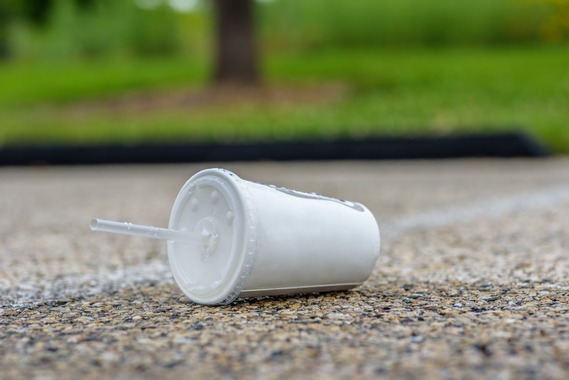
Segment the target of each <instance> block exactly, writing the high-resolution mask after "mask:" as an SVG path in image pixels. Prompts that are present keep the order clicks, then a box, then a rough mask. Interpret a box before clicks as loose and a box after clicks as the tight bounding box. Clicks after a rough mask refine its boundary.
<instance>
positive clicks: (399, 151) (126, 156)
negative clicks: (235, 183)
mask: <svg viewBox="0 0 569 380" xmlns="http://www.w3.org/2000/svg"><path fill="white" fill-rule="evenodd" d="M548 154H549V153H548V152H547V150H546V149H545V148H544V147H542V146H541V145H540V144H538V143H537V142H536V141H534V140H533V139H531V138H530V137H528V136H526V135H524V134H519V133H510V134H500V135H468V136H445V137H413V138H406V137H385V138H371V139H364V140H325V141H322V140H314V141H290V142H270V143H235V144H229V143H188V144H140V145H132V146H130V145H98V146H11V147H10V146H8V147H5V148H1V149H0V166H8V165H12V166H22V165H101V164H159V163H190V162H220V161H258V160H274V161H298V160H382V159H389V160H399V159H445V158H465V157H500V158H509V157H544V156H547V155H548Z"/></svg>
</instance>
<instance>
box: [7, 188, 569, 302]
mask: <svg viewBox="0 0 569 380" xmlns="http://www.w3.org/2000/svg"><path fill="white" fill-rule="evenodd" d="M567 202H569V186H560V187H554V188H549V189H545V190H542V191H539V192H534V193H530V194H523V195H516V196H511V197H504V198H498V199H491V200H487V201H478V202H476V203H471V204H469V205H465V206H459V207H453V208H449V209H446V210H435V211H430V212H425V213H421V214H417V215H412V216H408V217H404V218H401V219H396V220H393V221H391V222H389V223H385V224H381V225H380V227H381V231H382V238H383V239H384V238H386V237H387V238H389V237H392V236H394V235H397V234H401V233H405V232H409V231H412V230H414V229H420V228H436V227H443V226H448V225H453V224H457V223H465V222H469V221H474V220H477V219H483V218H496V217H499V216H503V215H507V214H509V213H514V212H520V211H531V210H538V209H543V208H547V207H551V206H555V205H557V204H562V203H567ZM172 281H173V280H172V275H171V273H170V268H169V267H168V263H167V260H166V258H164V260H156V261H152V262H149V263H147V264H144V265H140V266H136V267H130V268H125V269H121V270H117V271H112V272H101V273H99V274H95V275H92V274H91V275H67V276H59V277H58V278H56V279H54V280H53V281H49V282H48V281H42V282H41V283H34V284H21V285H19V286H17V287H11V288H4V289H0V309H1V308H2V307H18V306H26V305H37V304H40V303H44V302H50V301H65V300H69V299H80V298H85V297H90V296H94V295H96V294H100V293H110V292H114V291H118V290H120V289H125V288H132V287H137V286H148V285H160V284H164V283H172Z"/></svg>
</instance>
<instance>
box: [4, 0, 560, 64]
mask: <svg viewBox="0 0 569 380" xmlns="http://www.w3.org/2000/svg"><path fill="white" fill-rule="evenodd" d="M184 4H185V5H189V6H188V7H186V8H184V7H180V6H183V5H184ZM257 11H258V16H259V17H258V20H259V27H260V37H261V43H262V46H263V48H264V50H265V51H266V52H272V51H278V52H283V51H289V52H290V51H296V52H302V51H311V50H313V49H322V50H327V49H332V50H336V49H354V48H400V47H413V46H414V47H416V46H423V47H445V46H447V47H449V46H488V45H492V46H497V45H498V46H503V45H512V44H536V43H543V42H548V43H550V42H561V41H567V40H568V38H569V0H477V1H466V0H459V1H457V0H440V1H437V2H428V1H424V0H382V1H377V0H358V1H345V0H310V1H306V0H272V1H267V0H263V1H259V3H258V6H257ZM212 18H213V15H212V9H211V4H210V1H209V0H121V1H117V0H26V1H19V0H0V20H2V21H1V23H0V49H1V46H4V50H5V51H7V49H8V47H9V48H10V50H11V51H12V53H13V54H12V55H13V56H16V57H20V58H24V59H26V58H27V59H29V58H38V59H45V58H48V59H53V58H70V57H79V58H84V57H88V58H92V57H101V56H104V55H107V56H108V55H111V56H113V55H115V56H116V55H119V56H120V55H134V56H147V55H161V56H164V55H176V54H190V55H205V54H207V53H208V52H209V50H210V49H211V46H210V42H211V41H212V40H213V39H212V38H211V34H212V30H211V29H212V28H211V27H212ZM2 41H3V42H2Z"/></svg>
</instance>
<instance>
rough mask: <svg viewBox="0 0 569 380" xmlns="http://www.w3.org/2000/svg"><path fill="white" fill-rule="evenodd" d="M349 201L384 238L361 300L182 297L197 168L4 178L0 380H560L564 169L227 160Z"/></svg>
mask: <svg viewBox="0 0 569 380" xmlns="http://www.w3.org/2000/svg"><path fill="white" fill-rule="evenodd" d="M221 166H224V167H227V168H228V169H231V170H234V171H235V172H236V173H237V174H239V175H240V176H242V177H243V178H246V179H251V180H255V181H259V182H265V183H274V184H277V185H282V186H286V187H289V188H293V189H297V190H305V191H314V192H317V193H321V194H325V195H329V196H335V197H340V198H344V199H350V200H356V201H360V202H362V203H364V204H365V205H366V206H368V207H369V208H370V209H371V210H372V212H374V214H375V215H376V217H377V219H378V221H379V223H380V227H381V229H382V232H383V233H382V243H383V247H382V255H381V257H380V259H379V261H378V263H377V266H376V268H375V270H374V273H373V275H372V277H371V278H370V279H369V280H368V281H367V282H366V283H365V284H364V286H362V287H360V288H358V289H355V290H353V291H348V292H342V293H328V294H317V295H305V296H294V297H273V298H263V299H252V300H239V301H237V302H236V303H234V304H231V305H229V306H222V307H219V306H216V307H207V306H201V305H195V304H192V303H191V302H189V300H187V299H186V298H185V296H184V295H183V294H182V293H181V292H180V291H179V290H178V288H177V287H176V286H175V285H174V283H173V280H172V278H171V275H170V272H169V268H168V263H167V258H166V247H165V244H164V243H163V242H160V241H154V240H149V239H139V238H131V237H123V236H114V235H110V234H101V233H94V232H91V231H89V230H88V224H89V220H90V219H91V218H92V217H104V218H109V219H118V220H130V221H133V222H137V223H143V224H151V225H157V226H161V225H162V226H165V225H166V224H167V220H168V216H169V212H170V207H171V205H172V202H173V200H174V198H175V196H176V194H177V192H178V190H179V188H180V187H181V186H182V184H183V183H184V182H185V181H186V180H187V178H188V177H189V176H190V175H192V174H193V173H195V172H196V171H198V170H199V169H201V168H203V167H206V166H203V165H202V166H197V165H178V166H176V165H172V166H130V167H129V166H124V167H67V168H63V167H62V168H50V167H44V168H27V169H22V168H19V169H17V168H3V169H0V215H1V218H0V378H38V379H39V378H42V379H43V378H62V379H65V378H96V377H101V376H103V377H114V378H132V377H136V378H156V377H159V378H163V379H169V378H180V377H183V378H187V377H191V378H202V377H204V378H205V377H208V378H209V377H213V378H220V377H227V378H233V377H238V378H283V379H284V378H287V379H288V378H354V377H356V378H376V377H391V378H409V379H424V378H504V379H509V378H511V379H533V378H540V379H543V378H545V379H547V378H552V379H554V378H556V379H565V378H568V377H569V234H568V231H567V229H568V228H567V227H568V226H569V159H549V160H533V161H529V160H503V161H495V160H465V161H439V162H428V161H424V162H421V161H417V162H323V163H255V164H228V165H221Z"/></svg>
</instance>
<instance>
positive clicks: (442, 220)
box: [380, 186, 569, 236]
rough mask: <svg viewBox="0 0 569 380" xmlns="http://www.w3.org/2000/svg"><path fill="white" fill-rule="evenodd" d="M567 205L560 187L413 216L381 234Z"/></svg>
mask: <svg viewBox="0 0 569 380" xmlns="http://www.w3.org/2000/svg"><path fill="white" fill-rule="evenodd" d="M566 202H569V186H558V187H553V188H549V189H546V190H542V191H540V192H535V193H530V194H522V195H516V196H511V197H504V198H498V199H491V200H484V201H478V202H475V203H471V204H469V205H465V206H458V207H453V208H449V209H445V210H433V211H429V212H425V213H421V214H417V215H411V216H408V217H404V218H400V219H396V220H393V221H392V222H390V223H386V224H385V225H384V226H383V228H381V232H382V234H383V235H387V236H390V235H395V234H401V233H404V232H407V231H410V230H414V229H417V228H426V227H428V228H436V227H443V226H450V225H453V224H456V223H465V222H470V221H474V220H477V219H482V218H496V217H499V216H502V215H507V214H511V213H514V212H518V211H531V210H539V209H543V208H547V207H551V206H555V205H556V204H561V203H566ZM380 227H382V226H381V225H380Z"/></svg>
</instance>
